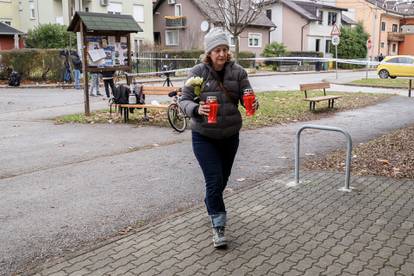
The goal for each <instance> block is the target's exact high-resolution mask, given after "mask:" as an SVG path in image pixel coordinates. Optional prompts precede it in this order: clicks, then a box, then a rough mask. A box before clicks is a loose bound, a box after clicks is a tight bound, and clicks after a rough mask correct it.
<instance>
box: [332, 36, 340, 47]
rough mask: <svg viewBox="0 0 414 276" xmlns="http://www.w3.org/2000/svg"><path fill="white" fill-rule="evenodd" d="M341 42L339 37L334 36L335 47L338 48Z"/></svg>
mask: <svg viewBox="0 0 414 276" xmlns="http://www.w3.org/2000/svg"><path fill="white" fill-rule="evenodd" d="M340 41H341V40H340V39H339V36H337V35H334V36H332V44H333V45H334V46H337V45H338V44H339V42H340Z"/></svg>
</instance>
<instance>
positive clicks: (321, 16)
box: [318, 11, 323, 25]
mask: <svg viewBox="0 0 414 276" xmlns="http://www.w3.org/2000/svg"><path fill="white" fill-rule="evenodd" d="M318 24H319V25H323V11H319V16H318Z"/></svg>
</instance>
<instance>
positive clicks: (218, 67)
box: [180, 28, 258, 247]
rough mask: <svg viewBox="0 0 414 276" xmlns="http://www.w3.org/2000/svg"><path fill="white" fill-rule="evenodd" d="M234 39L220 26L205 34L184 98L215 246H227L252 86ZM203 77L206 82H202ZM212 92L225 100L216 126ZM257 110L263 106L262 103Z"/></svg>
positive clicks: (219, 110) (183, 102) (187, 82)
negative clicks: (230, 192)
mask: <svg viewBox="0 0 414 276" xmlns="http://www.w3.org/2000/svg"><path fill="white" fill-rule="evenodd" d="M228 41H229V40H228V37H227V35H226V33H224V32H223V30H221V29H219V28H213V29H212V30H211V31H210V32H209V33H208V34H207V35H206V36H205V37H204V50H205V58H204V60H203V63H201V64H198V65H196V66H194V67H193V68H192V69H191V71H190V73H189V75H188V80H187V81H186V85H185V86H184V87H183V96H182V98H181V100H180V105H181V107H182V108H183V110H184V112H185V113H186V114H187V115H188V116H190V117H191V129H192V145H193V151H194V154H195V156H196V158H197V160H198V163H199V164H200V167H201V169H202V171H203V175H204V179H205V187H206V194H205V200H204V201H205V204H206V207H207V213H208V215H209V216H210V219H211V224H212V228H213V245H214V247H225V246H226V245H227V240H226V237H225V235H224V229H225V226H226V216H227V213H226V208H225V205H224V200H223V191H224V189H225V188H226V185H227V181H228V179H229V176H230V173H231V169H232V166H233V161H234V158H235V156H236V153H237V149H238V147H239V131H240V129H241V127H242V117H241V114H240V112H239V109H238V105H239V103H241V104H242V105H243V97H242V96H243V91H244V90H245V89H251V85H250V82H249V80H248V77H247V73H246V71H245V70H244V69H243V67H241V66H240V65H238V64H236V63H234V62H233V61H231V53H230V52H229V42H228ZM197 77H198V78H197ZM200 78H201V79H202V84H201V85H200V83H199V82H198V83H197V81H199V80H200ZM195 80H196V81H195ZM197 86H199V87H197ZM200 88H201V89H200ZM199 90H201V91H200V92H199ZM209 96H215V97H216V98H217V101H218V104H219V109H218V114H217V123H215V124H209V123H208V120H207V116H208V114H209V111H210V108H209V105H208V104H206V99H207V97H209ZM254 108H256V109H257V108H258V102H257V101H256V102H255V103H254Z"/></svg>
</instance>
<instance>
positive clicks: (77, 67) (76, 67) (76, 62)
mask: <svg viewBox="0 0 414 276" xmlns="http://www.w3.org/2000/svg"><path fill="white" fill-rule="evenodd" d="M71 59H72V65H73V72H74V75H75V76H74V77H75V88H76V89H81V86H80V79H81V73H82V61H81V59H80V58H79V56H78V54H77V53H74V54H72V55H71Z"/></svg>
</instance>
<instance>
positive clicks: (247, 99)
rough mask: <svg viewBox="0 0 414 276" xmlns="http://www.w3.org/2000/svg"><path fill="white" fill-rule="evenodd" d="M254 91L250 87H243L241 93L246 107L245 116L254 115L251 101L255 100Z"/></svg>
mask: <svg viewBox="0 0 414 276" xmlns="http://www.w3.org/2000/svg"><path fill="white" fill-rule="evenodd" d="M255 98H256V97H255V96H254V92H253V90H252V89H245V90H244V93H243V102H244V107H245V108H246V116H253V115H254V112H255V110H254V108H253V103H254V100H255Z"/></svg>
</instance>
